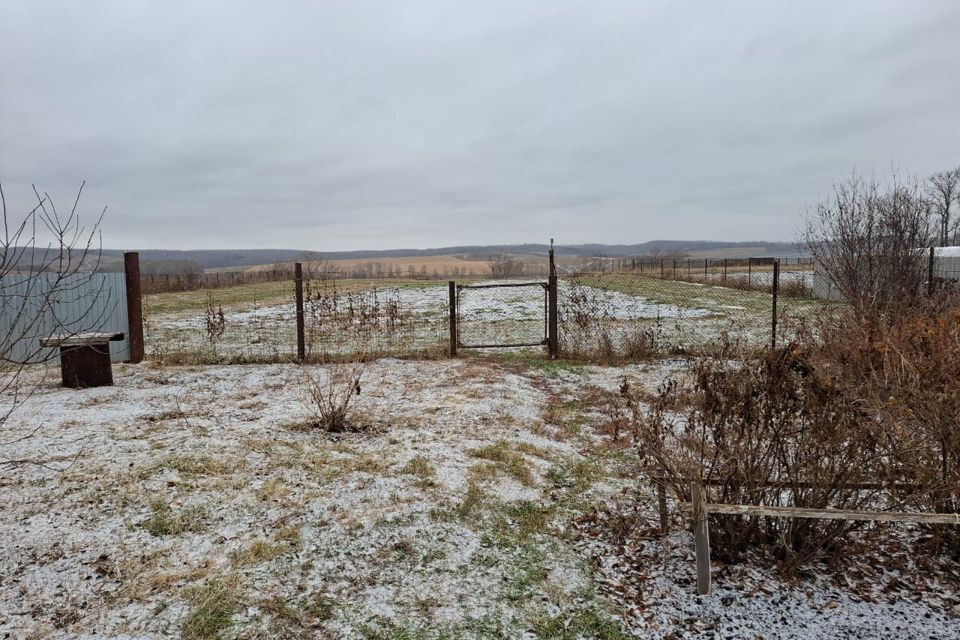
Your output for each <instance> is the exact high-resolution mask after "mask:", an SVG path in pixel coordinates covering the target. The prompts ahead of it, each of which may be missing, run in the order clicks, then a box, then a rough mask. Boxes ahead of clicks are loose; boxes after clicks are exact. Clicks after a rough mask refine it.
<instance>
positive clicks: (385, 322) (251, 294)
mask: <svg viewBox="0 0 960 640" xmlns="http://www.w3.org/2000/svg"><path fill="white" fill-rule="evenodd" d="M295 290H296V289H295V281H294V280H293V278H291V279H289V280H286V281H279V282H261V283H253V284H248V285H244V286H239V287H229V288H221V289H214V290H198V291H183V292H170V293H160V294H155V295H149V296H145V298H144V307H145V321H144V324H145V332H146V346H147V353H148V354H149V355H150V356H151V357H153V358H155V359H158V360H163V361H168V362H263V361H276V360H285V359H295V358H297V357H298V352H297V308H296V297H295ZM303 312H304V323H303V324H304V343H305V345H304V346H305V355H306V357H307V358H309V359H315V360H323V359H335V358H358V357H375V356H380V355H394V356H411V355H432V354H436V353H439V352H442V351H443V350H444V349H445V348H446V345H447V340H448V332H449V324H448V315H447V284H446V282H437V281H399V282H387V283H385V282H384V281H383V280H352V279H335V278H330V277H323V276H321V277H314V278H311V277H310V276H309V274H305V278H304V281H303Z"/></svg>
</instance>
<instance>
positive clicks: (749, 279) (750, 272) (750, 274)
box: [747, 258, 753, 284]
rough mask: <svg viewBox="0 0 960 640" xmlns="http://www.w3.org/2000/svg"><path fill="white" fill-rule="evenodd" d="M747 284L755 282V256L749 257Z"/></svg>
mask: <svg viewBox="0 0 960 640" xmlns="http://www.w3.org/2000/svg"><path fill="white" fill-rule="evenodd" d="M747 284H753V258H747Z"/></svg>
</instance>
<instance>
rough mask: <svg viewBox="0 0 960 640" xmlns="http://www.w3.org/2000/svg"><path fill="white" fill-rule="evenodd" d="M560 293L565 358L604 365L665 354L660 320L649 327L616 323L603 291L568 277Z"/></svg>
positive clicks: (575, 277) (612, 310) (561, 328)
mask: <svg viewBox="0 0 960 640" xmlns="http://www.w3.org/2000/svg"><path fill="white" fill-rule="evenodd" d="M566 281H567V283H568V286H567V287H565V288H564V289H563V290H561V293H562V295H561V298H560V305H559V306H560V308H559V317H560V330H561V332H562V344H563V352H564V355H565V356H566V357H568V358H574V359H580V360H587V361H591V362H598V363H604V364H618V363H622V362H625V361H627V362H631V361H637V360H647V359H652V358H657V357H659V356H661V355H662V354H663V352H664V348H663V332H664V327H663V324H662V322H661V321H660V318H657V319H656V320H655V321H654V322H652V323H651V324H649V325H643V326H640V327H635V326H630V323H624V322H622V321H619V320H618V319H617V317H616V310H615V309H614V307H613V304H612V303H611V302H609V301H608V300H606V299H605V298H604V297H603V294H602V292H601V291H600V290H599V289H597V288H595V287H591V286H589V285H587V284H585V283H584V282H582V281H581V278H580V277H579V275H577V274H573V275H571V276H569V277H568V278H567V280H566Z"/></svg>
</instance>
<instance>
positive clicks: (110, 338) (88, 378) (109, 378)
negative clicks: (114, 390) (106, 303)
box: [40, 332, 123, 388]
mask: <svg viewBox="0 0 960 640" xmlns="http://www.w3.org/2000/svg"><path fill="white" fill-rule="evenodd" d="M119 340H123V333H122V332H113V333H101V332H90V333H73V334H69V335H62V336H50V337H49V338H41V339H40V346H41V347H56V348H59V349H60V374H61V377H62V379H63V386H65V387H72V388H84V387H103V386H109V385H112V384H113V368H112V367H111V363H110V343H111V342H116V341H119Z"/></svg>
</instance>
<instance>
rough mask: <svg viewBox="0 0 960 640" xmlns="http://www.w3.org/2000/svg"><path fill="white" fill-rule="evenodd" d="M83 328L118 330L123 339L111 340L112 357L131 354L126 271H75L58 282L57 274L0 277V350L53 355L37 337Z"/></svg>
mask: <svg viewBox="0 0 960 640" xmlns="http://www.w3.org/2000/svg"><path fill="white" fill-rule="evenodd" d="M51 289H55V290H54V291H51ZM87 331H122V332H123V333H124V339H123V340H122V341H120V342H111V343H110V359H111V360H113V361H114V362H119V361H124V360H129V359H130V347H129V343H128V342H127V339H128V336H127V333H128V322H127V291H126V281H125V278H124V274H122V273H77V274H72V275H70V276H67V277H65V278H62V279H61V280H60V281H59V282H58V281H57V275H56V274H31V275H29V276H28V275H10V276H6V277H4V278H2V279H0V340H3V341H5V344H4V345H3V347H2V348H0V354H3V356H4V357H6V358H8V359H10V360H12V361H14V362H22V361H24V360H25V359H29V360H30V361H31V362H44V361H47V360H55V359H57V358H58V351H57V349H53V348H50V349H41V348H39V346H38V345H39V340H40V339H41V338H46V337H49V336H50V335H51V334H69V333H81V332H87Z"/></svg>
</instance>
